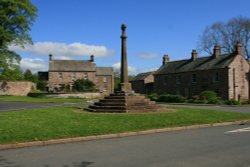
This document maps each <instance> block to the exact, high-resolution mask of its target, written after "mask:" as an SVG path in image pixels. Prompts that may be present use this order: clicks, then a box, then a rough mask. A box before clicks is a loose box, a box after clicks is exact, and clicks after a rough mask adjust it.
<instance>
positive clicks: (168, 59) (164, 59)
mask: <svg viewBox="0 0 250 167" xmlns="http://www.w3.org/2000/svg"><path fill="white" fill-rule="evenodd" d="M169 61H170V58H169V56H168V55H164V56H163V61H162V65H166V64H167V63H168V62H169Z"/></svg>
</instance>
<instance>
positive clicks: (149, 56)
mask: <svg viewBox="0 0 250 167" xmlns="http://www.w3.org/2000/svg"><path fill="white" fill-rule="evenodd" d="M138 56H139V57H141V58H144V59H153V58H157V57H159V55H158V54H156V53H144V52H142V53H138Z"/></svg>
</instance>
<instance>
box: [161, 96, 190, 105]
mask: <svg viewBox="0 0 250 167" xmlns="http://www.w3.org/2000/svg"><path fill="white" fill-rule="evenodd" d="M157 101H159V102H169V103H183V102H185V101H186V98H185V97H183V96H181V95H170V94H164V95H160V96H159V98H158V100H157Z"/></svg>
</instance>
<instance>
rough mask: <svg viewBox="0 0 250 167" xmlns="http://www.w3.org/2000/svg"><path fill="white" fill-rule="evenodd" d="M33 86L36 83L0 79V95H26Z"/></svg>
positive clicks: (34, 86)
mask: <svg viewBox="0 0 250 167" xmlns="http://www.w3.org/2000/svg"><path fill="white" fill-rule="evenodd" d="M35 88H36V85H35V84H34V83H33V82H27V81H0V95H14V96H27V94H28V93H29V92H30V91H31V90H32V89H35Z"/></svg>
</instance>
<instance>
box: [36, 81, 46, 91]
mask: <svg viewBox="0 0 250 167" xmlns="http://www.w3.org/2000/svg"><path fill="white" fill-rule="evenodd" d="M36 84H37V85H36V88H37V89H38V90H41V91H47V88H46V86H47V82H46V81H40V80H38V81H37V83H36Z"/></svg>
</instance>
